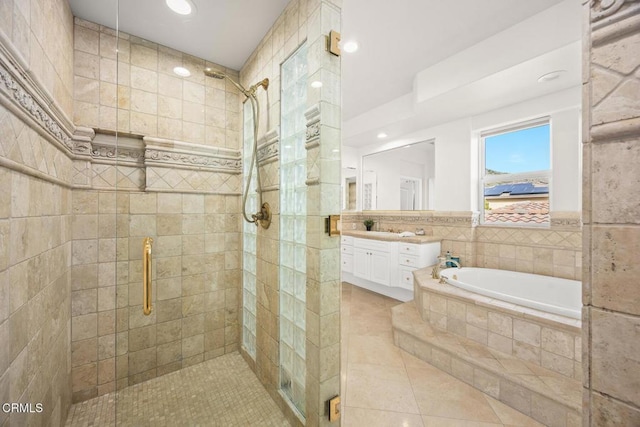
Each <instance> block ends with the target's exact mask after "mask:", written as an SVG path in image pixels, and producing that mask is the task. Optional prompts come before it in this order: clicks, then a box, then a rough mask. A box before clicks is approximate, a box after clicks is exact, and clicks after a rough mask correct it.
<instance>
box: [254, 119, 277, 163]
mask: <svg viewBox="0 0 640 427" xmlns="http://www.w3.org/2000/svg"><path fill="white" fill-rule="evenodd" d="M278 142H280V133H279V131H278V128H275V129H271V130H270V131H269V132H267V133H266V134H264V136H263V137H262V138H261V139H260V140H259V141H258V165H260V166H262V165H263V164H264V163H268V162H274V161H276V160H278V156H279V155H280V144H278Z"/></svg>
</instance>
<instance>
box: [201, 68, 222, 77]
mask: <svg viewBox="0 0 640 427" xmlns="http://www.w3.org/2000/svg"><path fill="white" fill-rule="evenodd" d="M204 75H205V76H208V77H213V78H215V79H224V78H225V77H227V75H226V74H225V73H223V72H222V71H216V70H214V69H211V68H205V69H204Z"/></svg>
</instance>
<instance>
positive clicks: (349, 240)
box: [340, 236, 353, 246]
mask: <svg viewBox="0 0 640 427" xmlns="http://www.w3.org/2000/svg"><path fill="white" fill-rule="evenodd" d="M340 243H342V244H343V245H349V246H353V237H351V236H341V238H340Z"/></svg>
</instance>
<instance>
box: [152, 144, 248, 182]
mask: <svg viewBox="0 0 640 427" xmlns="http://www.w3.org/2000/svg"><path fill="white" fill-rule="evenodd" d="M142 140H143V141H144V146H145V150H144V162H145V164H146V165H155V166H165V167H182V168H185V167H189V168H197V169H207V170H211V171H220V172H228V173H237V174H240V173H242V159H241V157H240V152H239V150H229V149H226V148H215V147H209V146H206V145H199V144H190V143H186V142H181V141H172V140H169V139H161V138H152V137H148V136H145V137H144V138H142Z"/></svg>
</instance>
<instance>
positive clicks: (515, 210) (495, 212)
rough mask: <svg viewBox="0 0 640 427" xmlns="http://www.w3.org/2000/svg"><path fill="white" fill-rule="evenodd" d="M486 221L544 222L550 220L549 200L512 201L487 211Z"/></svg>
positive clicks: (513, 222)
mask: <svg viewBox="0 0 640 427" xmlns="http://www.w3.org/2000/svg"><path fill="white" fill-rule="evenodd" d="M484 222H485V223H503V224H504V223H511V224H544V223H548V222H549V202H521V203H512V204H510V205H507V206H503V207H501V208H497V209H491V210H489V211H486V212H485V217H484Z"/></svg>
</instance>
